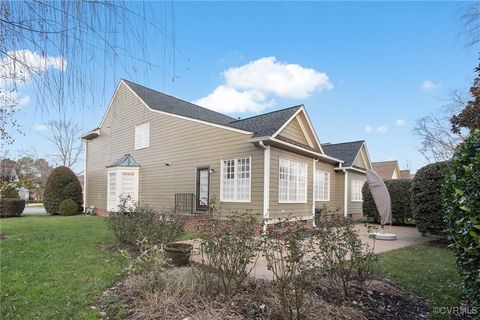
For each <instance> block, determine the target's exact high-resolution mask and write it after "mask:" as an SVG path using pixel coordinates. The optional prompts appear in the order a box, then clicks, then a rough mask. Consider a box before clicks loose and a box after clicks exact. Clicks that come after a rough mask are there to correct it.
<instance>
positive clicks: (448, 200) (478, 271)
mask: <svg viewBox="0 0 480 320" xmlns="http://www.w3.org/2000/svg"><path fill="white" fill-rule="evenodd" d="M443 191H444V193H443V195H444V197H443V200H444V201H443V205H444V218H445V224H446V230H445V232H446V236H447V238H448V239H449V240H450V242H451V248H452V249H453V252H454V254H455V257H456V261H457V266H458V268H459V270H460V274H461V276H462V278H463V283H464V287H465V289H466V292H467V295H468V297H469V298H470V303H471V305H472V306H475V305H477V306H478V305H480V131H479V130H476V131H474V132H473V133H472V134H471V135H470V136H469V137H468V138H467V139H466V140H465V142H464V143H462V144H461V145H460V146H459V147H458V148H457V151H456V153H455V155H454V156H453V159H452V163H451V166H450V170H449V171H448V173H447V175H446V177H445V183H444V185H443Z"/></svg>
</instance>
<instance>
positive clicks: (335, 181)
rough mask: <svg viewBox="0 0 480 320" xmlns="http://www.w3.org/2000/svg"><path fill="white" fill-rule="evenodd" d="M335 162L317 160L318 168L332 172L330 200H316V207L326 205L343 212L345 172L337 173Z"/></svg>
mask: <svg viewBox="0 0 480 320" xmlns="http://www.w3.org/2000/svg"><path fill="white" fill-rule="evenodd" d="M334 168H335V166H334V165H333V164H329V163H325V162H320V161H317V163H316V165H315V169H316V170H322V171H326V172H330V201H315V207H316V208H321V207H323V206H324V205H326V206H327V208H328V209H329V210H331V211H337V210H338V212H339V213H343V211H342V210H343V173H337V172H335V170H334Z"/></svg>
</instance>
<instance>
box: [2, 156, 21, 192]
mask: <svg viewBox="0 0 480 320" xmlns="http://www.w3.org/2000/svg"><path fill="white" fill-rule="evenodd" d="M16 180H17V174H16V172H15V161H13V160H11V159H8V158H2V159H0V192H2V191H3V190H5V189H6V188H7V187H8V186H11V184H12V183H13V182H15V181H16ZM0 197H1V195H0Z"/></svg>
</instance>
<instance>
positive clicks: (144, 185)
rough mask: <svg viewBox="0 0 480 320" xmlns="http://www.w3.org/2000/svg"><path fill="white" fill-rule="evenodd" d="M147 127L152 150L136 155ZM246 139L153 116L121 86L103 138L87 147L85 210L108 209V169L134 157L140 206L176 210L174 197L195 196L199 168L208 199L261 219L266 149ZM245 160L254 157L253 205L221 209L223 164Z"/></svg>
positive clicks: (205, 126)
mask: <svg viewBox="0 0 480 320" xmlns="http://www.w3.org/2000/svg"><path fill="white" fill-rule="evenodd" d="M147 121H149V122H150V147H148V148H145V149H141V150H135V148H134V138H135V125H138V124H141V123H144V122H147ZM248 139H250V135H249V134H243V133H239V132H234V131H229V130H225V129H222V128H217V127H213V126H211V125H208V124H202V123H198V122H193V121H190V120H185V119H180V118H177V117H174V116H170V115H165V114H161V113H158V112H153V111H151V110H149V109H148V108H147V107H145V106H144V105H143V103H142V102H141V101H140V100H139V99H138V98H137V97H136V96H135V95H134V94H133V93H132V92H131V91H130V89H128V88H127V87H126V86H125V84H123V83H122V84H121V85H120V88H119V89H118V92H117V95H116V97H115V99H114V101H113V102H112V106H111V108H110V110H109V112H108V114H107V115H106V118H105V121H104V123H103V125H102V127H101V128H100V136H99V137H97V138H95V139H93V140H91V141H89V142H88V159H87V190H88V193H87V200H86V201H87V206H90V205H95V206H96V207H98V208H105V207H106V203H107V199H106V196H107V170H106V168H105V166H107V165H110V164H112V163H113V162H115V161H116V160H117V159H119V158H120V157H121V156H122V155H124V154H126V153H130V154H131V155H132V156H133V158H134V159H135V160H136V161H137V162H138V163H139V164H140V165H141V167H140V173H139V175H140V181H139V184H140V187H139V201H140V202H143V203H148V204H149V205H151V206H153V207H154V208H155V209H157V210H162V209H168V208H172V207H173V206H174V202H175V193H195V192H196V168H197V167H210V168H211V169H213V173H212V174H211V175H210V199H212V198H216V200H217V205H220V207H222V208H223V209H224V210H225V211H230V210H241V209H249V210H253V211H255V212H258V213H261V212H262V210H263V149H261V148H258V147H255V146H254V145H253V144H252V143H250V142H248ZM243 157H251V201H250V202H249V203H243V202H242V203H227V202H225V203H222V204H220V203H219V200H220V176H221V174H222V173H221V167H220V159H224V160H227V159H233V158H243ZM166 163H169V164H170V165H169V166H167V165H166Z"/></svg>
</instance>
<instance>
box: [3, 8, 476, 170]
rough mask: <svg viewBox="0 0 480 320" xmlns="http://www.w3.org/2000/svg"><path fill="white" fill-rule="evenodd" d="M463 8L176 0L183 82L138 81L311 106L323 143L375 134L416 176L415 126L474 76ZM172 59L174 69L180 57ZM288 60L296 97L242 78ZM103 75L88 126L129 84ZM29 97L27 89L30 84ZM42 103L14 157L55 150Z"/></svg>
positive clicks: (24, 113) (378, 153)
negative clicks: (98, 100) (30, 151)
mask: <svg viewBox="0 0 480 320" xmlns="http://www.w3.org/2000/svg"><path fill="white" fill-rule="evenodd" d="M159 5H160V4H159ZM465 5H466V3H450V2H441V3H433V2H426V3H415V2H407V3H403V2H402V3H397V2H395V3H379V2H367V3H352V2H349V3H338V2H326V3H319V2H314V3H312V2H300V3H290V2H280V3H276V2H254V3H252V2H250V3H230V2H229V3H224V2H214V3H207V2H193V3H189V2H178V3H175V4H174V6H175V42H176V46H177V47H178V51H177V52H176V55H175V81H173V82H172V81H171V80H170V79H171V78H172V74H171V72H170V71H167V73H164V72H163V70H162V69H160V68H159V69H153V70H152V71H151V72H148V73H144V72H137V73H136V74H135V75H134V76H132V77H131V78H130V79H129V80H132V81H134V82H138V83H140V84H144V85H146V86H148V87H151V88H154V89H157V90H160V91H163V92H166V93H169V94H172V95H174V96H177V97H180V98H182V99H184V100H188V101H197V100H199V99H201V98H204V97H207V96H209V95H210V94H211V93H212V92H214V90H215V89H216V88H218V87H219V86H222V85H223V86H225V85H226V86H227V87H229V88H230V89H232V90H236V92H240V93H241V94H242V96H245V94H247V96H248V97H250V98H251V97H253V98H252V99H253V102H257V103H258V102H259V101H260V103H259V107H258V108H253V109H255V110H257V112H258V111H259V110H260V109H262V111H261V112H268V111H272V110H276V109H281V108H284V107H289V106H292V105H296V104H304V105H305V106H306V108H307V112H308V113H309V115H310V118H311V120H312V122H313V124H314V126H315V130H316V132H317V135H318V137H319V139H320V141H321V142H322V143H323V142H343V141H352V140H360V139H365V140H366V141H367V146H368V149H369V151H370V155H371V158H372V160H373V161H382V160H392V159H397V160H398V161H399V163H400V166H401V167H405V166H406V164H407V163H410V164H411V166H412V169H414V170H416V169H418V168H420V167H421V166H423V165H424V164H425V160H424V159H423V157H422V156H421V155H420V154H419V152H418V151H417V150H416V148H417V147H418V144H419V141H418V139H417V138H416V137H415V136H414V135H413V133H412V128H413V126H414V123H415V120H416V119H418V118H421V117H423V116H426V115H428V114H429V113H430V112H432V111H434V110H437V109H438V108H439V107H441V106H442V105H444V104H445V101H444V100H445V99H446V98H447V97H448V93H449V91H450V90H452V89H465V90H468V88H469V86H470V84H471V82H472V80H473V78H474V76H475V75H474V72H473V69H474V67H475V65H476V64H477V63H478V49H477V48H472V47H469V48H465V44H466V42H467V39H466V38H465V37H464V36H463V35H462V34H461V31H462V28H461V27H462V20H461V17H460V16H461V9H462V8H464V6H465ZM147 40H148V42H150V43H151V44H152V46H153V47H152V52H155V51H160V48H161V46H160V45H159V42H160V41H162V39H161V38H160V37H159V35H158V34H151V35H150V36H149V39H147ZM16 49H18V48H16ZM476 49H477V50H476ZM150 57H151V58H152V59H158V61H154V62H158V64H161V63H162V62H163V61H165V60H164V59H163V57H157V56H156V55H155V54H150ZM267 57H275V60H272V59H273V58H270V60H269V61H270V62H271V63H270V65H269V66H267V67H266V68H265V65H264V64H261V63H259V62H258V61H265V60H261V59H262V58H267ZM272 61H273V62H272ZM255 62H257V63H255ZM167 63H168V64H169V66H170V67H171V66H172V62H171V60H168V61H167ZM249 63H250V65H249V66H250V67H249V68H247V67H245V66H246V65H248V64H249ZM252 64H253V65H252ZM289 65H298V66H296V68H297V69H296V70H297V71H298V72H299V77H300V78H299V80H298V82H297V83H296V84H294V85H298V86H299V88H298V90H299V91H302V89H304V90H303V91H302V92H300V93H298V91H295V92H293V91H292V90H293V89H292V90H289V88H291V87H289V86H288V85H289V84H288V81H287V80H288V79H287V80H285V79H283V80H282V79H281V80H282V81H287V83H286V84H285V83H279V84H278V85H279V86H282V85H286V86H287V87H286V88H285V87H282V88H277V87H275V86H273V87H272V86H267V88H265V86H262V83H261V82H262V79H261V77H262V76H260V78H258V79H257V80H259V81H258V82H259V83H253V82H255V81H253V82H252V81H250V80H252V79H251V78H248V75H246V77H247V79H246V80H247V81H250V82H248V83H249V85H247V87H246V86H245V84H243V85H242V84H241V82H242V81H241V80H242V79H239V78H241V77H242V76H244V77H245V72H247V71H251V70H253V69H254V68H256V67H258V68H259V69H258V71H260V72H261V71H262V70H266V72H272V68H273V72H277V73H279V74H280V76H281V75H282V72H283V71H284V70H289V68H291V66H289ZM262 68H263V69H262ZM170 69H171V68H170ZM229 69H230V70H233V71H232V74H231V77H229V78H228V77H226V76H224V72H225V71H227V70H229ZM242 71H243V74H242ZM312 73H313V75H312ZM227 74H228V73H227ZM276 75H278V74H276ZM98 76H99V78H101V79H102V81H103V78H104V77H106V78H107V79H108V82H109V83H111V85H109V86H108V87H107V92H106V93H105V96H102V97H103V99H102V102H101V103H97V104H96V105H95V106H94V107H92V106H88V107H86V108H78V106H77V108H75V109H71V110H70V115H71V117H74V118H76V119H78V121H79V123H80V125H81V126H82V128H83V130H84V131H88V130H89V129H92V128H95V127H97V126H98V124H99V123H100V121H101V118H102V115H103V113H104V112H105V110H106V107H107V104H108V100H109V99H110V97H111V95H112V94H113V91H114V89H115V86H116V84H117V83H118V81H119V80H120V79H121V78H125V77H127V76H126V75H125V74H124V73H123V74H122V72H118V71H117V72H116V73H115V75H113V74H107V75H103V74H99V75H98ZM322 76H323V78H322ZM325 76H326V77H327V79H328V80H325ZM286 77H287V78H288V73H287V75H286ZM302 77H303V78H302ZM243 80H245V79H243ZM253 80H255V79H253ZM252 83H253V84H252ZM263 84H264V83H263ZM23 90H24V92H23V94H24V95H27V94H29V90H28V86H27V87H25V88H23ZM21 93H22V92H21ZM250 93H252V94H253V95H249V94H250ZM99 95H100V93H99ZM227 97H228V95H227ZM224 98H225V97H224ZM200 101H205V100H200ZM217 101H218V99H217ZM34 103H35V101H34V98H32V99H30V103H29V104H27V105H25V106H24V107H23V108H22V110H21V111H20V113H19V116H21V121H20V124H21V125H22V127H23V130H24V132H25V135H16V143H15V144H14V145H13V146H10V147H9V149H10V153H11V154H12V155H13V156H16V155H18V154H19V150H25V149H28V148H30V146H36V147H37V148H39V149H40V151H42V152H48V150H51V146H50V145H49V144H48V142H47V140H46V139H45V138H44V135H46V134H48V131H46V130H43V131H42V130H41V129H42V128H44V127H42V125H43V124H45V123H46V122H48V120H52V119H55V118H56V115H55V113H54V112H49V113H45V114H42V113H39V112H38V111H35V107H34ZM228 108H229V106H227V105H223V104H222V106H221V107H220V109H222V111H228V110H229V109H228ZM232 108H233V107H232ZM247 109H248V108H247ZM251 109H252V108H250V111H249V112H243V113H238V112H237V113H230V114H231V115H233V116H236V117H242V118H244V117H247V116H250V115H254V114H256V113H257V112H255V111H251ZM230 110H238V108H237V109H230ZM367 126H369V127H370V128H371V130H370V132H368V131H369V130H366V128H367ZM39 129H40V130H39ZM79 167H82V166H81V165H80V166H79Z"/></svg>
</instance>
